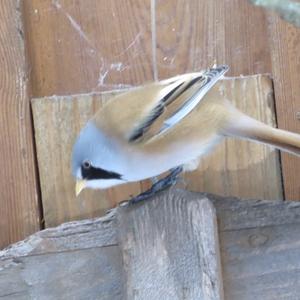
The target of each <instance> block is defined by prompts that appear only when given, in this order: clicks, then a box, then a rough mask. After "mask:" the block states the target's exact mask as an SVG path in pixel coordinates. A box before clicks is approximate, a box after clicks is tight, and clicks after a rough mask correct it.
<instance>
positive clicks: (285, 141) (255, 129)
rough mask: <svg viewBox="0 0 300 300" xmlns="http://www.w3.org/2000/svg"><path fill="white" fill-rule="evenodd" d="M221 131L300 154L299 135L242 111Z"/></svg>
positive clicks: (228, 134)
mask: <svg viewBox="0 0 300 300" xmlns="http://www.w3.org/2000/svg"><path fill="white" fill-rule="evenodd" d="M223 133H224V134H225V135H227V136H232V137H238V138H242V139H247V140H252V141H256V142H259V143H263V144H267V145H271V146H273V147H275V148H277V149H280V150H282V151H285V152H289V153H292V154H295V155H299V156H300V135H299V134H296V133H292V132H289V131H286V130H281V129H277V128H273V127H271V126H269V125H266V124H264V123H262V122H259V121H257V120H255V119H253V118H251V117H249V116H247V115H244V114H243V113H237V114H236V115H235V117H234V118H232V120H231V121H230V122H229V124H228V125H227V126H226V128H225V129H223Z"/></svg>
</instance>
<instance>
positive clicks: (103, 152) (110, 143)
mask: <svg viewBox="0 0 300 300" xmlns="http://www.w3.org/2000/svg"><path fill="white" fill-rule="evenodd" d="M119 149H120V147H119V145H118V144H117V143H116V141H115V140H113V139H112V138H110V137H108V136H106V135H105V134H104V133H103V132H102V131H101V130H100V129H99V128H98V127H97V126H96V124H95V123H94V122H93V121H89V122H88V123H87V125H86V126H85V127H84V128H83V129H82V130H81V132H80V135H79V136H78V138H77V140H76V142H75V144H74V146H73V153H72V174H73V176H74V177H75V178H76V180H77V183H76V194H79V193H80V191H81V190H82V189H83V188H85V187H90V188H107V187H110V186H113V185H116V184H121V183H124V179H122V165H123V164H124V160H123V159H122V158H123V157H122V155H120V151H119ZM122 162H123V164H122Z"/></svg>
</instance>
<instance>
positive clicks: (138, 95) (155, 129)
mask: <svg viewBox="0 0 300 300" xmlns="http://www.w3.org/2000/svg"><path fill="white" fill-rule="evenodd" d="M228 70H229V67H228V66H227V65H218V66H217V65H214V66H213V67H211V68H208V69H206V70H202V71H200V72H194V73H188V74H183V75H178V76H175V77H172V78H169V79H164V80H161V81H156V82H152V83H147V84H145V85H143V86H140V87H138V88H135V89H132V90H129V91H127V92H124V93H122V94H119V95H117V96H115V97H114V98H113V99H111V100H110V101H108V102H107V103H106V104H105V105H104V106H103V107H102V108H101V109H100V110H99V111H97V112H96V114H95V115H94V116H93V117H92V118H91V119H90V120H89V121H88V122H87V124H86V125H85V126H84V127H83V129H82V130H81V132H80V133H79V135H78V137H77V139H76V141H75V143H74V146H73V150H72V161H71V165H72V174H73V176H74V178H75V180H76V188H75V190H76V191H75V192H76V195H78V194H79V193H80V192H81V191H82V190H83V189H84V188H92V189H106V188H110V187H112V186H116V185H121V184H125V183H128V182H136V181H140V180H144V179H148V178H156V177H157V176H159V175H160V174H163V173H164V172H167V171H170V174H169V175H168V176H166V177H165V178H163V179H161V180H159V181H156V182H155V183H154V184H153V186H152V188H150V189H149V190H148V191H146V192H144V193H143V194H141V195H140V197H139V196H137V198H136V199H135V202H139V201H140V200H143V199H144V198H147V197H149V195H152V194H153V193H155V192H157V191H159V190H161V189H163V188H164V187H165V186H169V185H170V184H174V182H176V180H177V177H178V174H180V172H181V171H191V170H193V169H195V168H196V167H197V165H198V163H199V160H200V158H201V157H202V156H203V155H205V154H207V153H210V152H211V151H213V149H214V148H215V147H216V145H218V144H219V143H220V142H221V141H223V140H224V139H225V138H239V139H246V140H251V141H254V142H258V143H263V144H267V145H271V146H273V147H275V148H277V149H280V150H282V151H285V152H289V153H292V154H295V155H300V135H299V134H296V133H292V132H289V131H285V130H281V129H277V128H273V127H271V126H269V125H266V124H264V123H262V122H260V121H258V120H256V119H253V118H252V117H250V116H248V115H246V114H245V113H243V112H241V111H240V110H238V109H237V108H236V107H235V106H234V105H233V104H232V103H231V102H230V101H229V100H228V99H224V98H222V97H220V94H219V91H218V89H216V88H214V86H215V85H216V83H217V82H218V81H219V80H220V79H221V78H222V77H223V76H224V74H225V73H226V72H227V71H228ZM132 202H134V201H132Z"/></svg>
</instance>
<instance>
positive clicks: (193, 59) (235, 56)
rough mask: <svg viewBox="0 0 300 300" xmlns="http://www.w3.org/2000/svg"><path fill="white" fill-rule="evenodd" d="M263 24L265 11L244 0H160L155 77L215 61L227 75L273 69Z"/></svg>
mask: <svg viewBox="0 0 300 300" xmlns="http://www.w3.org/2000/svg"><path fill="white" fill-rule="evenodd" d="M257 24H259V30H257ZM267 26H268V23H267V19H266V16H265V14H264V11H263V10H262V9H259V8H256V7H254V6H252V5H251V4H249V3H248V1H246V0H233V1H226V0H220V1H184V0H176V1H173V0H169V1H163V0H158V1H157V5H156V27H157V29H156V30H157V68H158V77H159V78H160V79H161V78H166V77H170V76H173V75H176V74H180V73H185V72H188V71H198V70H202V69H203V68H207V67H211V66H212V65H213V64H214V63H217V64H224V63H226V64H228V65H229V66H230V71H229V73H228V74H229V76H239V75H241V74H243V75H252V74H260V73H268V72H271V59H270V46H269V42H268V30H267Z"/></svg>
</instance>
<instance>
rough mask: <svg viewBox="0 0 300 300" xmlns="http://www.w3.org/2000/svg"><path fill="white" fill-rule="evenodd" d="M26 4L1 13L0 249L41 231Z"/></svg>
mask: <svg viewBox="0 0 300 300" xmlns="http://www.w3.org/2000/svg"><path fill="white" fill-rule="evenodd" d="M21 4H22V2H21V1H17V0H13V1H5V2H3V3H2V5H1V10H0V57H1V72H0V86H1V88H0V99H1V110H0V131H1V135H0V144H1V147H0V164H1V168H0V178H1V180H0V192H1V197H0V207H1V209H0V228H1V234H0V248H2V247H4V246H6V245H8V244H10V243H12V242H15V241H17V240H20V239H23V238H24V237H25V236H27V235H29V234H31V233H32V232H34V231H37V230H39V228H40V227H39V221H40V220H39V211H38V196H37V183H36V172H35V160H34V150H33V137H32V124H31V117H30V102H29V83H28V82H29V69H28V62H27V60H26V57H25V48H24V29H23V22H22V11H23V8H22V5H21Z"/></svg>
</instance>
